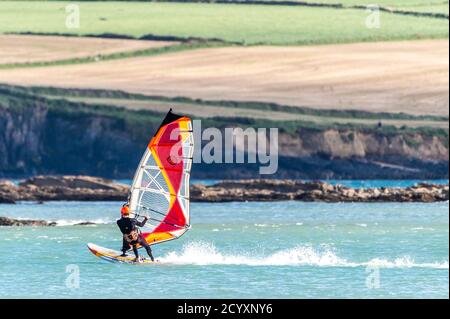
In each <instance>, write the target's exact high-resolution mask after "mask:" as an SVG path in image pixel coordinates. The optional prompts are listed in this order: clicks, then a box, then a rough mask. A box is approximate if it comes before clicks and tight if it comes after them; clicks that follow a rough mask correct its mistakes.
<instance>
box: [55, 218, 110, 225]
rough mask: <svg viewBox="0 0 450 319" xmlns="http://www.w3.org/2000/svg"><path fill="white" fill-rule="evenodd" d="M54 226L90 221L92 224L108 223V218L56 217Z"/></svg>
mask: <svg viewBox="0 0 450 319" xmlns="http://www.w3.org/2000/svg"><path fill="white" fill-rule="evenodd" d="M53 222H55V223H56V226H74V225H78V224H83V223H92V224H110V223H111V221H110V220H106V219H101V218H99V219H93V220H82V219H58V220H54V221H53Z"/></svg>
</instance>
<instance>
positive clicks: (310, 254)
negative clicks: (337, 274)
mask: <svg viewBox="0 0 450 319" xmlns="http://www.w3.org/2000/svg"><path fill="white" fill-rule="evenodd" d="M159 260H160V261H161V262H164V263H171V264H179V265H184V264H187V265H188V264H191V265H248V266H320V267H367V266H372V267H380V268H412V267H420V268H435V269H449V265H448V261H445V262H443V263H439V262H436V263H415V262H414V260H413V259H411V258H409V257H401V258H397V259H395V260H393V261H389V260H387V259H379V258H375V259H372V260H370V261H368V262H362V263H357V262H351V261H347V260H346V259H344V258H341V257H339V256H337V255H336V253H335V252H334V251H333V250H331V249H329V248H320V249H314V248H313V247H311V246H297V247H294V248H291V249H285V250H280V251H278V252H275V253H273V254H271V255H268V256H259V257H254V256H251V255H250V254H248V255H247V254H236V255H233V254H223V253H221V252H219V251H218V250H217V248H216V247H215V246H214V245H213V244H211V243H207V242H191V243H188V244H186V245H185V246H184V247H183V249H182V251H181V252H179V253H178V252H169V253H168V254H166V255H165V256H163V257H161V258H159Z"/></svg>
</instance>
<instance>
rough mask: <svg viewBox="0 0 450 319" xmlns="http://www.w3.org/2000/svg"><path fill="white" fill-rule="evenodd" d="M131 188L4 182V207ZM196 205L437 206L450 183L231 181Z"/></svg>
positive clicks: (54, 180)
mask: <svg viewBox="0 0 450 319" xmlns="http://www.w3.org/2000/svg"><path fill="white" fill-rule="evenodd" d="M128 191H129V187H128V186H127V185H123V184H120V183H115V182H113V181H111V180H107V179H103V178H98V177H90V176H36V177H33V178H30V179H27V180H25V181H23V182H21V183H20V184H19V185H15V184H13V183H11V182H9V181H0V203H9V204H13V203H15V202H17V201H52V200H68V201H126V199H127V195H128ZM190 197H191V201H193V202H231V201H239V202H244V201H281V200H297V201H307V202H311V201H318V202H436V201H448V200H449V186H448V185H433V184H423V183H422V184H418V185H415V186H412V187H406V188H396V187H393V188H366V189H364V188H359V189H355V188H350V187H346V186H343V185H331V184H328V183H325V182H319V181H317V182H304V181H298V180H274V179H253V180H239V181H236V180H228V181H222V182H219V183H216V184H214V185H208V186H206V185H202V184H196V185H192V186H191V196H190Z"/></svg>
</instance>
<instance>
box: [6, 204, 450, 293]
mask: <svg viewBox="0 0 450 319" xmlns="http://www.w3.org/2000/svg"><path fill="white" fill-rule="evenodd" d="M119 208H120V203H118V202H93V203H87V202H46V203H44V204H36V203H19V204H17V205H0V216H9V217H14V218H32V219H46V220H54V221H57V222H58V225H59V226H57V227H0V251H1V252H2V253H1V254H0V267H1V271H0V297H1V298H24V297H29V298H134V297H136V298H144V297H145V298H214V297H216V298H240V297H242V298H403V297H405V298H448V297H449V263H448V260H449V257H448V255H449V204H448V202H445V203H432V204H422V203H381V204H379V203H377V204H374V203H368V204H361V203H359V204H356V203H355V204H343V203H337V204H327V203H302V202H292V201H286V202H273V203H223V204H209V203H193V204H192V205H191V216H192V220H191V222H192V225H193V227H192V230H191V231H189V232H188V233H186V234H185V235H184V236H183V237H181V238H180V239H179V240H175V241H171V242H168V243H164V244H160V245H156V246H154V247H153V250H154V254H155V256H157V258H158V259H159V260H160V261H161V263H160V264H155V265H124V264H111V263H108V262H105V261H102V260H100V259H98V258H97V257H95V256H94V255H92V254H91V253H90V252H89V251H88V250H87V248H86V244H87V243H88V242H93V243H96V244H99V245H102V246H105V247H108V248H114V249H119V248H120V244H121V235H120V233H119V231H118V229H117V227H116V226H115V223H114V222H115V219H116V218H118V216H119ZM81 221H93V222H96V223H98V224H97V225H94V226H73V225H74V224H76V223H78V222H81Z"/></svg>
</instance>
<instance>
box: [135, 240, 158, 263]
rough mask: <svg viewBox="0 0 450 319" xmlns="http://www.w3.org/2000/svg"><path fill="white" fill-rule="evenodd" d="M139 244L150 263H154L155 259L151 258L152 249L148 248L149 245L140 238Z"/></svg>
mask: <svg viewBox="0 0 450 319" xmlns="http://www.w3.org/2000/svg"><path fill="white" fill-rule="evenodd" d="M139 244H141V246H142V247H144V248H145V250H146V251H147V254H148V256H149V257H150V259H151V260H152V261H155V258H153V254H152V249H151V248H150V245H149V244H148V243H147V242H146V241H145V239H144V238H142V237H141V236H139Z"/></svg>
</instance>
